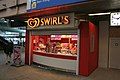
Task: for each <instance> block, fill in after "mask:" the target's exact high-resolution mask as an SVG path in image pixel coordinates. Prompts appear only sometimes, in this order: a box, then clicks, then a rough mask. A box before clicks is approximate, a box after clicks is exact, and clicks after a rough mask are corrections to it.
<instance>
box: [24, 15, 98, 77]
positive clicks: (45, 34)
mask: <svg viewBox="0 0 120 80" xmlns="http://www.w3.org/2000/svg"><path fill="white" fill-rule="evenodd" d="M75 15H76V14H75V13H64V14H57V15H56V14H55V15H48V16H38V17H32V18H29V19H28V21H27V23H28V26H27V31H26V53H25V63H26V64H29V65H31V64H33V63H37V64H41V65H45V66H50V67H53V68H59V69H61V70H62V69H63V70H66V71H70V72H73V73H76V75H84V76H88V75H89V74H90V73H92V72H93V71H94V70H95V69H96V68H97V67H98V27H96V26H95V25H94V24H93V23H92V22H90V21H89V20H83V19H82V20H81V19H77V17H76V16H75Z"/></svg>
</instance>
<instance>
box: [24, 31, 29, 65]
mask: <svg viewBox="0 0 120 80" xmlns="http://www.w3.org/2000/svg"><path fill="white" fill-rule="evenodd" d="M25 39H26V41H25V64H27V65H28V64H29V31H27V30H26V36H25Z"/></svg>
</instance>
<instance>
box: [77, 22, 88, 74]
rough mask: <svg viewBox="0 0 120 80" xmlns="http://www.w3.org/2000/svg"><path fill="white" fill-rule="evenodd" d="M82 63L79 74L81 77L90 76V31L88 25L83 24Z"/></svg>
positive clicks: (81, 29)
mask: <svg viewBox="0 0 120 80" xmlns="http://www.w3.org/2000/svg"><path fill="white" fill-rule="evenodd" d="M79 27H80V32H81V33H80V34H81V36H80V59H79V61H80V63H79V67H80V68H79V69H80V70H79V73H80V74H81V75H85V76H87V75H88V65H89V64H88V54H89V46H90V45H89V30H88V23H87V22H82V23H81V24H80V26H79Z"/></svg>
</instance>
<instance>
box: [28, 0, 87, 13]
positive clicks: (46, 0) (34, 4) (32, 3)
mask: <svg viewBox="0 0 120 80" xmlns="http://www.w3.org/2000/svg"><path fill="white" fill-rule="evenodd" d="M85 1H88V0H28V2H27V6H29V7H28V8H27V10H28V11H31V10H39V9H43V8H48V7H54V6H60V5H65V4H73V3H82V2H85Z"/></svg>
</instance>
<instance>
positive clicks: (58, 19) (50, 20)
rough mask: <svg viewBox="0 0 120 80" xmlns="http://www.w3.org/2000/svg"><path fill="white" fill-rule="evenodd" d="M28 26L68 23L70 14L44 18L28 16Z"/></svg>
mask: <svg viewBox="0 0 120 80" xmlns="http://www.w3.org/2000/svg"><path fill="white" fill-rule="evenodd" d="M27 23H28V26H29V27H30V28H36V27H39V26H51V25H52V26H54V25H67V24H69V23H70V16H67V15H64V16H52V17H45V18H30V19H28V21H27Z"/></svg>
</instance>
